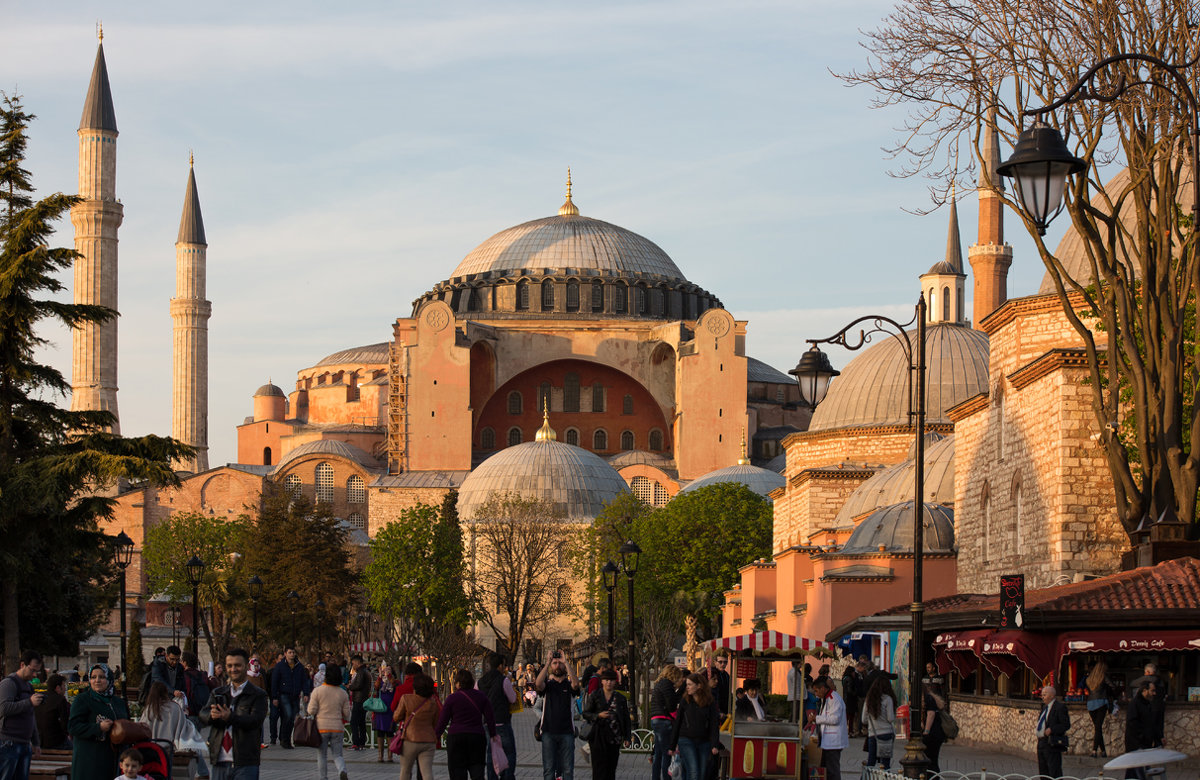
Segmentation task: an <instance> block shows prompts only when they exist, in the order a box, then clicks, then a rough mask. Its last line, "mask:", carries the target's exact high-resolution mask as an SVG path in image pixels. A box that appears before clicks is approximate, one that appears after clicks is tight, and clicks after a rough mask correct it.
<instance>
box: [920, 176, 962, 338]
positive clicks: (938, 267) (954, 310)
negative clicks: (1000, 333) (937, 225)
mask: <svg viewBox="0 0 1200 780" xmlns="http://www.w3.org/2000/svg"><path fill="white" fill-rule="evenodd" d="M955 197H956V193H955V191H954V186H953V185H951V187H950V227H949V229H948V232H947V236H946V257H945V258H944V259H942V260H941V261H939V262H937V263H934V265H933V267H932V268H930V269H929V270H928V271H926V272H925V273H924V274H922V275H921V291H922V292H924V293H925V300H926V301H928V303H929V309H928V321H929V322H948V323H952V324H955V325H965V324H966V320H965V319H964V312H963V308H964V307H963V301H964V297H963V292H964V287H965V282H966V279H967V275H966V274H964V273H963V262H962V240H961V239H960V238H959V230H958V204H957V202H956V200H955Z"/></svg>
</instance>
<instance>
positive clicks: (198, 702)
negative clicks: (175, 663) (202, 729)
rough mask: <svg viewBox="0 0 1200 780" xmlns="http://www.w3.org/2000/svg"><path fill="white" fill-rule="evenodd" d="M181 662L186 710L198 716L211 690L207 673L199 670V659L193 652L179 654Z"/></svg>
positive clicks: (205, 705) (193, 715)
mask: <svg viewBox="0 0 1200 780" xmlns="http://www.w3.org/2000/svg"><path fill="white" fill-rule="evenodd" d="M180 660H181V661H182V663H183V688H184V691H185V692H186V693H187V712H188V715H191V716H192V717H199V716H200V712H201V711H202V710H204V709H205V708H206V707H208V697H209V694H211V693H212V690H211V689H210V688H209V687H208V675H207V674H205V673H204V672H202V671H200V659H199V658H198V657H197V656H196V654H195V653H184V654H183V655H182V656H180Z"/></svg>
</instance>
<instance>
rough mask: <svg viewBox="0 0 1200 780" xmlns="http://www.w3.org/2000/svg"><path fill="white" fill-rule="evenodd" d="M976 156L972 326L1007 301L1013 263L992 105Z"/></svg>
mask: <svg viewBox="0 0 1200 780" xmlns="http://www.w3.org/2000/svg"><path fill="white" fill-rule="evenodd" d="M979 158H980V159H979V186H978V188H977V189H976V192H977V193H978V195H979V240H978V242H976V243H975V244H974V245H973V246H971V248H970V249H968V250H967V259H968V260H969V261H970V263H971V273H972V275H973V276H974V277H975V295H974V297H975V302H974V309H975V312H974V324H975V327H979V323H980V322H982V321H983V318H984V317H986V316H988V315H989V314H991V313H992V312H994V311H995V310H996V309H998V308H1000V307H1001V306H1002V305H1003V304H1004V302H1005V301H1006V300H1008V268H1009V266H1011V265H1012V247H1011V246H1009V245H1008V244H1006V243H1004V202H1003V201H1002V200H1001V199H1000V193H1001V192H1002V191H1003V190H1004V179H1003V177H1001V176H999V175H998V174H997V173H996V168H997V167H998V166H999V165H1000V132H999V130H997V129H996V109H995V108H992V110H991V111H989V112H988V117H987V120H986V122H985V124H984V127H983V139H982V144H981V145H980V149H979Z"/></svg>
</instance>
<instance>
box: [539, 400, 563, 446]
mask: <svg viewBox="0 0 1200 780" xmlns="http://www.w3.org/2000/svg"><path fill="white" fill-rule="evenodd" d="M556 439H558V434H557V433H555V432H554V429H553V428H551V427H550V398H549V396H547V397H546V398H545V399H544V400H543V404H542V427H541V428H538V432H537V435H536V436H534V441H555V440H556Z"/></svg>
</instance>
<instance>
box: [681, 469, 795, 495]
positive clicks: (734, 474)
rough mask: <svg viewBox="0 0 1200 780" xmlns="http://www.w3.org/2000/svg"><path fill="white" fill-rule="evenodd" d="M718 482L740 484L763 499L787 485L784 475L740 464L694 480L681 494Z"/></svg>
mask: <svg viewBox="0 0 1200 780" xmlns="http://www.w3.org/2000/svg"><path fill="white" fill-rule="evenodd" d="M718 482H740V483H741V484H743V485H745V486H746V487H748V488H750V489H751V490H753V491H754V492H755V493H757V494H759V495H760V496H762V497H763V498H766V497H767V494H768V493H770V492H771V491H773V490H778V489H779V488H781V487H783V486H784V484H785V481H784V479H783V475H782V474H780V473H779V472H778V471H769V470H767V469H760V468H759V467H758V466H749V465H745V464H738V465H737V466H729V467H728V468H723V469H717V470H716V471H710V472H709V473H707V474H705V475H704V476H702V477H700V478H699V479H696V480H693V481H692V482H691V483H689V484H688V486H687V487H685V488H684V489H683V490H680V491H679V492H680V493H690V492H692V491H694V490H699V489H700V488H702V487H706V486H708V485H715V484H717V483H718Z"/></svg>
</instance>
